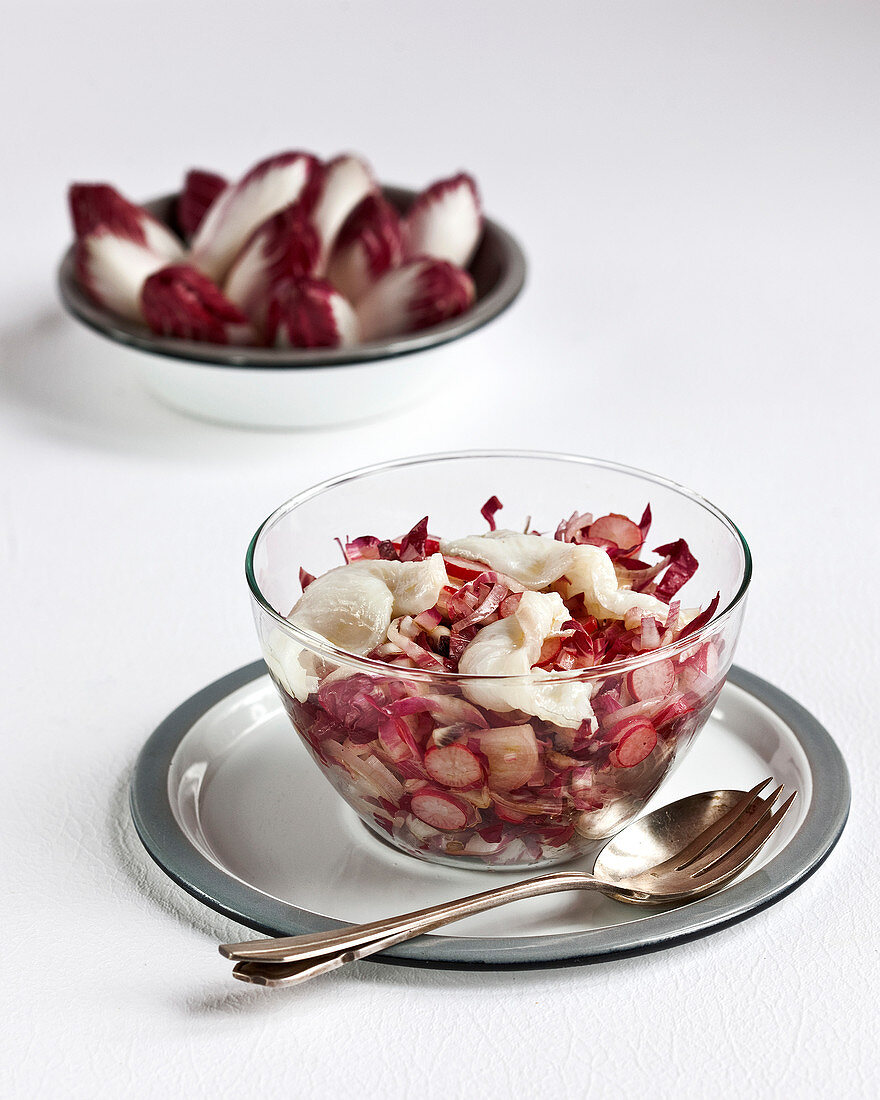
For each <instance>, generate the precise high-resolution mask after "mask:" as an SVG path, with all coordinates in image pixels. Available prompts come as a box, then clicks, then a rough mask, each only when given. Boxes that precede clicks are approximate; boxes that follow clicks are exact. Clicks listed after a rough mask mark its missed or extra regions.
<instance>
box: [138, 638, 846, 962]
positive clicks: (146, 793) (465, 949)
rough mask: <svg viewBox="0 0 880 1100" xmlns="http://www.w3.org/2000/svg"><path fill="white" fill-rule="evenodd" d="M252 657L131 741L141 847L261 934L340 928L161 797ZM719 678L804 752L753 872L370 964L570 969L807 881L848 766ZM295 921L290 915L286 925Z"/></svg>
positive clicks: (780, 710) (802, 722)
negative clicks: (205, 850)
mask: <svg viewBox="0 0 880 1100" xmlns="http://www.w3.org/2000/svg"><path fill="white" fill-rule="evenodd" d="M266 675H268V669H267V668H266V665H265V664H264V662H263V661H262V660H257V661H254V662H252V663H251V664H248V665H244V666H243V667H241V668H238V669H236V670H235V671H234V672H231V673H228V674H227V675H226V676H222V677H220V679H218V680H215V681H214V682H213V683H210V684H208V685H207V686H206V687H204V688H202V689H201V690H200V691H198V692H196V693H195V694H194V695H192V696H190V697H189V698H188V699H186V700H185V701H184V702H183V703H181V704H180V705H179V706H178V707H176V708H175V709H174V710H173V711H172V712H171V713H170V714H169V715H168V716H167V717H166V718H165V719H163V721H162V722H161V723H160V724H159V725H158V726H157V727H156V729H155V730H154V731H153V733H152V734H151V735H150V737H149V738H148V739H147V741H146V743H145V744H144V746H143V748H142V749H141V751H140V753H139V755H138V758H137V762H136V764H135V767H134V773H133V775H132V780H131V787H130V797H129V804H130V811H131V816H132V820H133V822H134V827H135V830H136V832H137V834H138V837H139V838H140V840H141V843H142V844H143V845H144V848H145V849H146V851H147V853H148V854H149V855H150V857H151V858H152V859H153V860H154V862H155V863H156V864H157V865H158V866H159V867H160V868H161V870H162V871H163V872H164V873H165V874H166V875H168V877H169V878H171V879H172V881H174V882H176V883H177V884H178V885H179V886H180V887H181V888H182V889H184V890H185V891H186V892H187V893H188V894H190V895H191V896H192V897H194V898H196V900H198V901H200V902H202V904H204V905H207V906H208V907H209V908H211V909H214V910H215V911H217V912H219V913H222V914H223V915H224V916H227V917H230V918H232V919H233V920H235V921H237V922H238V923H239V924H242V925H244V926H245V927H248V928H252V929H253V930H254V931H255V932H259V933H263V934H265V935H270V936H275V935H299V934H302V933H310V932H322V931H326V930H328V929H332V928H343V927H345V922H344V921H340V920H336V919H334V918H332V917H325V916H322V915H320V914H317V913H312V912H310V911H309V910H307V909H300V908H299V907H298V906H296V905H293V904H292V903H291V902H286V901H282V900H281V899H279V898H274V897H272V896H271V895H269V894H265V893H263V892H262V891H260V890H258V889H256V888H255V887H253V886H250V885H248V884H247V883H245V882H242V881H241V880H240V879H238V878H235V877H234V876H232V875H231V874H229V873H227V872H225V871H224V870H223V869H222V868H220V867H217V866H216V865H215V864H214V863H212V862H211V861H210V860H209V859H208V858H207V857H206V856H204V855H203V854H202V853H201V852H200V851H199V850H198V849H197V848H196V847H195V846H194V845H193V844H192V842H191V841H190V840H189V838H188V837H187V835H186V834H185V833H184V832H183V830H182V829H181V827H180V825H179V824H178V822H177V820H176V818H175V817H174V813H173V811H172V808H171V803H170V800H169V798H168V769H169V767H170V764H171V759H172V757H173V755H174V753H175V751H176V750H177V747H178V745H179V744H180V742H181V741H182V740H183V738H184V737H185V736H186V734H187V733H188V732H189V731H190V729H191V728H192V726H193V725H194V724H195V722H196V721H198V720H199V719H200V718H201V717H202V716H203V715H204V714H205V713H207V711H208V710H210V709H211V707H213V706H215V705H216V704H217V703H219V702H222V700H223V699H225V698H226V697H227V696H228V695H231V694H232V693H233V692H235V691H238V690H239V689H240V688H242V687H245V686H246V685H247V684H249V683H252V682H254V681H256V680H258V679H261V678H262V677H263V676H266ZM727 680H728V681H729V682H730V683H732V684H734V685H735V686H736V687H739V688H741V689H742V690H743V691H745V692H746V693H747V694H748V695H751V696H752V697H754V698H755V699H757V700H758V701H759V702H761V703H763V704H764V705H765V706H767V707H768V708H769V709H770V710H771V711H772V712H773V713H774V714H775V715H776V716H777V717H778V718H779V719H780V720H781V721H783V722H784V723H785V725H786V726H787V727H788V728H789V730H791V732H792V734H793V735H794V737H795V740H796V741H797V742H798V744H799V745H800V747H801V749H802V750H803V752H804V755H805V756H806V758H807V763H808V765H809V768H810V771H811V773H812V777H813V794H812V798H811V801H810V805H809V807H808V809H807V813H806V816H805V817H804V820H803V821H802V822H801V825H800V826H799V828H798V830H797V832H796V833H795V834H794V836H793V837H792V838H791V840H790V841H789V842H788V844H787V845H786V846H785V848H784V849H783V850H782V851H781V852H779V853H778V854H777V855H776V856H774V858H773V859H772V860H770V861H769V862H768V863H766V864H765V865H764V866H762V867H761V868H760V870H759V871H758V872H756V873H755V874H754V875H752V876H750V877H749V878H747V879H745V880H744V881H742V882H740V883H736V884H735V885H734V886H731V887H728V888H727V889H726V890H724V891H722V892H721V893H718V894H712V895H710V896H709V897H707V898H702V899H700V900H698V901H694V902H691V903H689V904H688V905H684V906H680V907H678V908H675V909H671V910H669V911H667V912H664V913H657V914H654V915H652V916H651V917H650V918H647V919H645V920H639V921H633V922H630V923H627V924H621V925H614V926H611V927H606V928H598V929H589V930H585V931H583V932H565V933H556V934H552V935H542V936H522V937H454V936H442V935H436V934H433V933H432V934H431V935H429V936H422V937H419V938H418V939H416V940H410V941H408V942H405V943H401V944H398V945H397V946H395V947H392V948H388V949H387V950H385V951H383V952H381V953H380V954H377V955H373V956H371V957H370V961H375V962H384V963H393V964H400V965H409V966H420V967H430V968H440V969H467V970H477V969H481V970H508V969H511V968H513V969H529V968H547V967H556V966H571V965H577V964H585V963H595V962H602V961H610V960H612V959H617V958H624V957H628V956H634V955H641V954H646V953H648V952H652V951H657V950H662V949H663V948H666V947H671V946H673V945H676V944H679V943H686V942H688V941H690V940H694V939H698V938H700V937H702V936H705V935H709V934H711V933H713V932H717V931H720V930H721V929H723V928H727V927H730V926H731V925H733V924H736V923H738V922H739V921H741V920H745V919H746V918H748V917H750V916H753V915H754V914H756V913H759V912H761V911H762V910H764V909H766V908H767V907H768V906H770V905H773V904H775V903H776V902H777V901H780V900H781V899H782V898H784V897H785V896H786V895H787V894H789V893H790V892H791V891H792V890H794V889H796V888H797V887H798V886H799V885H800V884H801V883H802V882H804V881H806V879H807V878H809V877H810V875H812V874H813V873H814V872H815V871H816V870H818V868H819V867H820V866H821V865H822V863H823V862H824V861H825V859H827V857H828V855H829V854H830V853H831V851H832V849H833V848H834V846H835V844H836V843H837V841H838V840H839V838H840V835H841V833H842V832H843V828H844V826H845V824H846V820H847V817H848V814H849V809H850V802H851V786H850V781H849V773H848V771H847V767H846V763H845V761H844V759H843V756H842V754H841V752H840V749H839V748H838V746H837V744H836V743H835V741H834V740H833V738H832V737H831V735H830V733H828V731H827V730H826V729H825V727H824V726H823V725H822V724H821V723H820V722H819V721H818V719H817V718H816V717H815V716H814V715H812V714H811V713H810V712H809V711H808V710H807V709H806V708H805V707H803V706H802V705H801V704H800V703H798V702H797V701H796V700H795V699H793V698H792V697H791V696H789V695H787V694H786V693H785V692H783V691H782V690H781V689H779V688H777V687H776V686H775V685H773V684H771V683H769V682H768V681H766V680H763V679H761V677H759V676H757V675H756V674H755V673H753V672H748V671H747V670H745V669H743V668H741V667H739V666H737V665H734V666H732V667H731V669H730V671H729V673H728V676H727ZM294 922H295V923H294Z"/></svg>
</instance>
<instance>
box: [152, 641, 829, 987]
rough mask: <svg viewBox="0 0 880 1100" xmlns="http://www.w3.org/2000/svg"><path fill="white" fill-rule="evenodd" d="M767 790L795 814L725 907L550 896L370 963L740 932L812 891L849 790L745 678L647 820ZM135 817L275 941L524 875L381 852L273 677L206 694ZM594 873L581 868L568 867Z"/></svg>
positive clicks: (259, 673) (190, 886)
mask: <svg viewBox="0 0 880 1100" xmlns="http://www.w3.org/2000/svg"><path fill="white" fill-rule="evenodd" d="M771 774H772V775H773V776H774V778H775V779H776V780H777V781H779V782H784V783H785V784H786V786H787V787H788V788H789V789H793V788H796V789H797V790H798V792H799V798H798V799H797V801H796V802H795V805H794V806H793V808H792V811H791V812H790V813H789V814H788V816H787V817H786V820H785V821H784V822H783V824H782V826H781V827H780V829H779V830H778V831H777V833H776V834H775V835H774V837H773V838H772V840H771V842H770V843H769V844H768V846H767V848H766V849H765V850H764V851H762V852H761V854H760V856H759V857H758V859H756V860H755V861H754V862H753V863H752V864H751V865H750V867H749V868H748V869H747V871H746V872H744V873H743V875H741V876H740V877H739V878H738V879H737V880H735V881H734V882H733V883H732V884H731V885H730V886H728V887H727V888H725V889H724V890H722V891H720V892H719V893H717V894H714V895H712V896H711V897H708V898H703V899H701V900H699V901H694V902H691V903H690V904H688V905H685V906H679V907H677V908H669V909H663V910H651V911H648V912H646V911H645V910H641V909H638V908H636V907H633V906H626V905H622V904H619V903H615V902H613V901H610V900H609V899H607V898H603V897H601V896H599V895H594V894H588V895H584V894H581V893H579V892H576V893H570V894H554V895H551V896H549V897H545V898H532V899H529V900H527V901H524V902H519V903H517V905H516V906H507V907H504V908H502V909H498V910H494V911H491V912H489V913H482V914H479V915H478V916H476V917H470V918H468V919H467V920H464V921H460V922H458V923H457V924H455V925H452V926H450V928H449V932H448V934H446V935H427V936H422V937H420V938H419V939H417V940H412V941H410V942H408V943H403V944H399V945H398V946H396V947H393V948H391V949H389V950H388V951H386V952H383V953H382V954H381V955H376V956H374V957H373V958H374V960H375V961H377V962H389V963H401V964H408V965H415V966H429V967H452V968H461V969H474V968H480V967H490V968H493V967H502V968H504V967H528V966H558V965H567V964H573V963H579V962H597V961H600V960H602V959H608V958H612V957H616V956H619V955H625V954H637V953H641V952H644V951H650V950H656V949H658V948H661V947H666V946H671V945H672V944H675V943H680V942H682V941H684V940H688V939H691V938H694V937H696V936H700V935H705V934H707V933H709V932H712V931H715V930H717V929H719V928H723V927H725V926H726V925H728V924H731V923H733V922H735V921H738V920H741V919H743V918H744V917H747V916H749V915H751V914H752V913H755V912H758V911H759V910H760V909H763V908H765V907H766V906H767V905H770V904H772V903H773V902H774V901H778V900H779V899H780V898H781V897H783V896H784V895H785V894H786V893H788V892H789V891H790V890H792V889H794V887H796V886H797V885H798V884H799V883H801V882H803V881H804V879H805V878H807V877H808V876H809V875H810V874H811V873H812V872H813V871H814V870H816V868H817V867H818V866H819V865H820V864H821V863H822V861H823V860H824V859H825V857H826V856H827V855H828V853H829V852H830V851H831V849H832V848H833V847H834V845H835V843H836V842H837V839H838V838H839V836H840V834H841V831H842V830H843V826H844V824H845V822H846V818H847V813H848V811H849V804H850V786H849V778H848V775H847V770H846V765H845V763H844V761H843V758H842V756H841V754H840V752H839V750H838V748H837V746H836V745H835V743H834V741H833V740H832V739H831V737H830V735H829V734H828V732H827V731H826V730H825V729H824V727H823V726H821V725H820V723H819V722H818V721H817V720H816V719H815V718H814V717H813V716H812V715H811V714H809V712H808V711H806V710H805V709H804V708H803V707H801V706H800V705H799V704H798V703H796V702H795V701H794V700H793V699H791V698H790V697H789V696H787V695H785V694H784V693H783V692H781V691H780V690H779V689H778V688H776V687H774V686H773V685H772V684H769V683H767V682H766V681H765V680H762V679H760V678H759V677H757V676H755V675H753V674H752V673H749V672H746V671H744V670H743V669H739V668H736V667H735V668H733V669H732V670H731V672H730V675H729V678H728V682H727V684H726V685H725V687H724V689H723V691H722V693H721V697H720V699H719V701H718V704H717V705H716V708H715V711H714V713H713V715H712V718H711V719H710V721H709V723H708V725H707V726H706V728H705V729H704V730H703V732H702V733H701V734H700V737H699V738H698V739H697V742H696V743H695V745H694V746H693V748H692V749H691V750H690V752H689V753H688V755H687V757H686V758H685V759H684V761H683V762H682V764H681V766H680V767H679V768H678V769H677V770H676V771H675V773H674V774H673V775H672V776H670V777H669V779H668V780H667V781H666V782H665V783H664V785H663V788H662V790H661V792H659V794H658V796H656V797H655V800H654V802H653V803H652V804H650V805H649V807H648V809H651V808H653V805H660V804H662V803H666V802H671V801H674V800H675V799H677V798H680V797H683V796H684V795H686V794H690V793H693V792H695V791H700V790H707V789H711V788H716V787H728V788H734V789H748V788H749V787H751V786H753V785H754V784H755V783H756V782H757V781H758V780H760V779H762V778H764V777H765V776H767V775H771ZM131 811H132V817H133V819H134V823H135V827H136V829H137V831H138V834H139V836H140V838H141V840H142V841H143V843H144V846H145V847H146V849H147V851H148V852H149V853H150V855H151V856H152V857H153V859H154V860H155V861H156V862H157V863H158V864H159V866H160V867H161V868H162V869H163V870H164V871H165V872H166V873H167V874H168V875H169V876H170V877H171V878H172V879H174V880H175V881H176V882H177V883H179V884H180V885H181V886H182V887H183V888H184V889H185V890H187V891H188V892H189V893H190V894H192V895H193V896H194V897H196V898H198V899H199V900H200V901H202V902H204V903H205V904H206V905H209V906H210V907H211V908H213V909H216V910H217V911H219V912H221V913H224V914H226V915H227V916H230V917H233V918H234V919H235V920H237V921H239V922H241V923H242V924H244V925H247V926H248V927H250V928H253V929H255V930H256V931H258V932H265V933H267V934H269V935H298V934H300V933H304V932H315V931H322V930H325V929H329V928H333V927H339V926H341V925H344V924H350V923H355V922H362V921H368V920H374V919H377V918H379V917H382V916H390V915H392V914H394V913H397V912H404V911H407V910H411V909H416V908H421V907H422V906H426V905H431V904H434V903H435V902H439V901H444V900H449V899H451V898H453V897H456V896H462V895H465V894H470V893H475V892H477V891H478V890H483V889H488V888H490V887H492V886H498V885H501V884H502V883H504V882H507V881H514V880H518V879H521V878H523V877H525V876H524V875H523V873H522V872H516V873H508V872H497V871H478V870H472V871H471V870H463V869H460V868H449V867H441V866H437V865H434V864H429V863H424V862H421V861H419V860H416V859H412V858H411V857H409V856H406V855H403V854H402V853H399V852H397V851H396V850H395V849H393V848H391V847H390V846H388V845H385V844H383V843H382V842H381V841H380V840H378V839H377V838H375V837H374V836H373V835H372V833H370V832H368V831H367V830H366V828H365V827H364V826H363V825H362V824H361V823H360V821H359V820H358V819H357V817H356V816H355V815H354V813H353V811H351V810H350V809H349V808H348V807H347V806H346V805H345V804H344V803H343V802H342V800H341V799H340V798H339V796H338V795H337V794H336V793H335V791H333V789H332V788H331V787H330V784H329V783H327V782H326V780H325V779H324V778H323V777H322V776H321V775H320V774H319V773H318V771H317V768H316V767H315V765H314V764H313V763H312V761H311V760H310V758H309V756H308V754H307V752H306V750H305V748H304V747H303V746H302V744H301V743H300V741H299V739H298V738H297V737H296V735H295V733H294V732H293V729H292V728H291V726H290V723H289V720H288V718H287V716H286V714H285V712H284V710H283V708H282V706H281V703H280V701H279V699H278V697H277V695H276V693H275V689H274V688H273V686H272V684H271V682H270V681H269V678H268V675H267V674H266V671H265V666H264V665H263V663H262V662H261V661H257V662H255V663H254V664H251V665H247V666H246V667H245V668H242V669H239V670H237V671H236V672H233V673H231V674H230V675H229V676H225V677H223V679H221V680H218V681H216V682H215V683H213V684H211V685H209V686H208V687H206V688H205V689H204V690H202V691H200V692H199V693H198V694H196V695H194V696H193V697H192V698H191V699H188V700H187V701H186V702H185V703H183V704H182V705H181V706H180V707H178V708H177V709H176V710H175V711H174V712H173V713H172V714H170V715H169V716H168V717H167V718H166V719H165V721H164V722H163V723H162V724H161V725H160V726H159V727H158V728H157V729H156V731H155V732H154V733H153V735H152V736H151V737H150V739H149V740H148V741H147V743H146V745H145V746H144V748H143V750H142V752H141V754H140V757H139V758H138V762H137V766H136V768H135V774H134V779H133V781H132V789H131ZM597 847H598V846H597ZM591 864H592V857H585V858H584V859H582V860H577V861H574V862H572V863H569V864H566V867H567V868H572V869H575V868H579V867H583V869H585V870H589V869H590V867H591Z"/></svg>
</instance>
